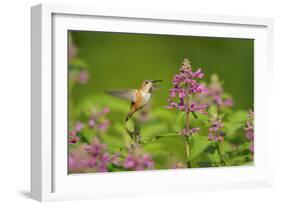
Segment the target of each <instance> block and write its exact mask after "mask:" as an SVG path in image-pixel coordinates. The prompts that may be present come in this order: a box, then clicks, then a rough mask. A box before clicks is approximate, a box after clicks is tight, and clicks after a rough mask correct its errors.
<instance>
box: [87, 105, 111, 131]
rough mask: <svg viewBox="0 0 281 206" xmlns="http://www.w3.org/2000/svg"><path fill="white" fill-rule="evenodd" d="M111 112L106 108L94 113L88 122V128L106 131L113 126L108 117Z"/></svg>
mask: <svg viewBox="0 0 281 206" xmlns="http://www.w3.org/2000/svg"><path fill="white" fill-rule="evenodd" d="M109 112H110V110H109V108H108V107H104V108H103V109H102V111H100V112H92V114H91V116H90V118H89V121H88V126H89V127H90V128H92V129H97V130H98V131H101V132H103V131H106V130H107V128H108V127H109V126H110V124H111V123H110V121H109V119H107V117H106V115H107V114H108V113H109Z"/></svg>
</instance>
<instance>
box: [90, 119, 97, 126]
mask: <svg viewBox="0 0 281 206" xmlns="http://www.w3.org/2000/svg"><path fill="white" fill-rule="evenodd" d="M88 125H89V127H90V128H93V127H94V126H95V125H96V121H95V120H94V119H89V121H88Z"/></svg>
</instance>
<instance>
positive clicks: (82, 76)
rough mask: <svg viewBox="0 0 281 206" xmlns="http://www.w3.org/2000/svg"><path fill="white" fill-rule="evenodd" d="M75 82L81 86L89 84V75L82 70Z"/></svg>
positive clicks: (76, 76)
mask: <svg viewBox="0 0 281 206" xmlns="http://www.w3.org/2000/svg"><path fill="white" fill-rule="evenodd" d="M75 80H76V81H77V82H79V83H80V84H87V83H88V82H89V73H88V71H87V70H85V69H81V70H80V71H79V72H78V73H77V75H75Z"/></svg>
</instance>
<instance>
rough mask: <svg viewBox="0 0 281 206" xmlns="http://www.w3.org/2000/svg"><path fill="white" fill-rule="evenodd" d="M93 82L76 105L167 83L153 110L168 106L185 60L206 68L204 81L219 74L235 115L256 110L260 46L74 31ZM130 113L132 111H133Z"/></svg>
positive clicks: (79, 89)
mask: <svg viewBox="0 0 281 206" xmlns="http://www.w3.org/2000/svg"><path fill="white" fill-rule="evenodd" d="M70 33H71V38H72V40H73V42H74V44H75V45H76V46H77V48H78V57H79V58H81V59H83V60H84V61H85V62H86V64H87V70H88V72H89V74H90V80H89V82H88V84H87V85H78V86H76V87H75V88H74V90H73V93H72V95H73V96H72V98H73V101H74V102H73V103H74V105H75V104H76V103H77V102H79V101H80V100H81V99H83V98H84V97H85V96H87V95H95V94H98V93H103V92H104V91H106V90H110V89H124V88H139V86H140V84H141V82H142V81H143V80H145V79H162V80H164V82H163V83H161V85H162V86H161V89H160V90H158V91H157V93H156V94H155V97H154V101H153V104H156V105H157V106H165V105H167V97H168V89H169V88H170V87H171V86H172V77H173V75H174V74H175V73H176V72H177V71H178V69H179V67H180V66H181V63H182V61H183V59H184V58H185V57H187V58H189V59H190V61H191V65H192V67H193V69H197V68H199V67H200V68H202V69H203V72H204V73H205V77H204V78H203V81H206V82H209V77H210V75H211V74H213V73H217V74H218V75H219V77H220V80H222V81H223V82H224V89H225V92H227V93H230V94H231V95H232V96H233V99H234V102H235V107H234V108H235V109H248V108H251V107H253V95H254V93H253V78H254V75H253V73H254V59H253V58H254V56H253V55H254V40H251V39H234V38H213V37H194V36H172V35H154V34H128V33H110V32H93V31H91V32H87V31H70ZM128 109H129V108H128Z"/></svg>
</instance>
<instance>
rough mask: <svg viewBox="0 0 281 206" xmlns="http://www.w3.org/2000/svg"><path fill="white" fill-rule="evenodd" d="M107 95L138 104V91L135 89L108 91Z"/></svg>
mask: <svg viewBox="0 0 281 206" xmlns="http://www.w3.org/2000/svg"><path fill="white" fill-rule="evenodd" d="M106 93H108V94H110V95H112V96H115V97H119V98H121V99H125V100H129V101H131V102H136V100H137V96H136V93H137V91H136V90H135V89H124V90H112V91H107V92H106Z"/></svg>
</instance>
